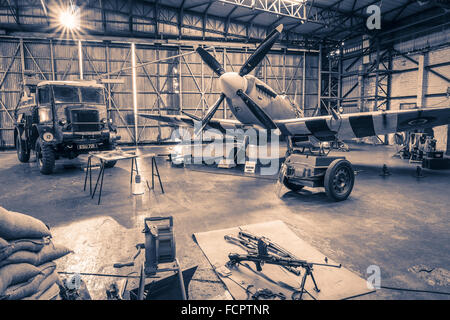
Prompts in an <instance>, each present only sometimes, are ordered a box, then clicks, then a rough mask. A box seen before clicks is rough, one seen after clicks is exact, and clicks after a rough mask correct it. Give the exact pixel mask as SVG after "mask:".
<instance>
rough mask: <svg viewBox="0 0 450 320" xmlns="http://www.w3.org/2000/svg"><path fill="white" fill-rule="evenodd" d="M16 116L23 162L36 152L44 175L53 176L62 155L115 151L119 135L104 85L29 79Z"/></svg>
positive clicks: (91, 82)
mask: <svg viewBox="0 0 450 320" xmlns="http://www.w3.org/2000/svg"><path fill="white" fill-rule="evenodd" d="M15 120H16V122H15V131H14V138H15V140H14V141H15V147H16V150H17V156H18V158H19V161H21V162H28V161H29V159H30V154H31V152H32V151H33V152H34V154H35V156H36V161H37V163H38V166H39V169H40V172H41V173H42V174H51V173H52V172H53V169H54V166H55V161H56V160H58V159H60V158H68V159H74V158H76V157H78V155H80V154H84V153H88V152H90V151H103V150H114V149H115V148H116V144H117V140H119V139H120V136H118V135H117V128H116V127H115V126H114V124H113V123H112V120H111V119H110V118H109V117H108V112H107V108H106V102H105V88H104V86H103V84H100V83H97V82H95V81H83V80H80V81H30V80H28V81H26V82H24V90H23V93H22V97H21V99H20V102H19V104H18V106H17V108H16V110H15ZM114 164H115V163H113V162H111V163H108V164H107V166H108V167H112V166H114Z"/></svg>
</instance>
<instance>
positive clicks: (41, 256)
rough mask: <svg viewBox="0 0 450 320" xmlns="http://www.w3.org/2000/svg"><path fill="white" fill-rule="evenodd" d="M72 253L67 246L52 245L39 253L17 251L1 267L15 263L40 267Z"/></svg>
mask: <svg viewBox="0 0 450 320" xmlns="http://www.w3.org/2000/svg"><path fill="white" fill-rule="evenodd" d="M70 252H71V251H70V250H69V249H67V248H66V247H65V246H62V245H58V244H53V243H50V244H47V245H46V246H44V248H42V250H41V251H39V252H37V253H36V252H31V251H25V250H21V251H17V252H15V253H13V254H11V255H10V256H9V257H8V258H6V259H4V260H3V261H0V267H2V266H5V265H8V264H15V263H29V264H32V265H34V266H40V265H41V264H44V263H46V262H49V261H53V260H56V259H59V258H61V257H63V256H65V255H67V254H69V253H70Z"/></svg>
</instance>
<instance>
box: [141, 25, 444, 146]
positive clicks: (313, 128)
mask: <svg viewBox="0 0 450 320" xmlns="http://www.w3.org/2000/svg"><path fill="white" fill-rule="evenodd" d="M282 29H283V25H279V26H278V27H277V28H276V29H275V30H273V31H272V32H271V33H270V34H269V35H268V36H267V37H266V39H265V40H264V41H263V42H262V43H261V44H260V45H259V46H258V48H257V49H256V50H255V51H254V53H253V54H252V55H251V56H250V57H249V58H248V60H247V61H246V62H245V63H244V65H243V66H242V67H241V69H240V70H239V72H238V73H236V72H226V71H225V70H224V69H223V67H222V66H221V65H220V63H219V62H218V61H217V60H216V59H215V58H214V57H213V56H212V55H211V54H210V53H208V52H207V51H206V50H205V49H203V48H201V47H198V48H197V49H196V51H197V53H198V54H199V55H200V57H201V58H202V60H203V61H204V62H205V63H206V64H207V65H208V66H209V67H210V68H211V69H212V70H213V71H214V72H215V73H216V74H217V75H218V76H219V83H220V88H221V91H222V93H221V95H220V97H219V99H218V100H217V101H216V103H215V104H214V105H213V106H212V107H211V108H210V109H209V110H208V112H207V113H206V115H205V116H204V118H203V119H201V118H199V117H197V116H194V115H190V114H187V113H185V115H157V114H139V115H140V116H142V117H145V118H149V119H153V120H157V121H162V122H167V123H171V124H175V125H184V126H192V127H194V126H195V122H197V121H200V122H201V125H200V127H199V130H197V132H199V131H201V130H204V129H205V128H214V129H218V130H220V131H221V132H223V133H225V132H226V130H227V129H240V128H249V127H254V128H255V129H261V128H262V129H267V130H276V131H277V132H278V133H279V134H280V135H281V136H282V137H285V138H287V139H293V140H295V141H306V142H308V141H311V140H313V141H314V140H318V141H320V142H323V141H330V142H331V141H336V140H349V139H353V138H363V137H370V136H376V135H384V134H388V133H395V132H403V131H411V130H416V129H425V128H431V127H435V126H440V125H445V124H448V123H449V120H450V108H425V109H423V108H421V109H413V110H388V111H372V112H363V113H350V114H338V113H337V112H336V111H334V110H330V113H331V114H330V115H326V116H316V117H303V118H299V117H298V116H297V113H296V112H295V110H294V109H293V108H292V106H291V104H290V102H289V101H288V100H287V99H286V98H285V97H284V96H281V95H278V94H277V93H276V92H275V91H274V90H273V89H272V88H271V87H269V86H268V85H267V84H265V83H264V82H262V81H261V80H259V79H258V78H256V77H254V76H252V75H250V74H249V73H250V72H251V71H252V70H253V69H255V67H256V66H257V65H258V64H259V63H260V62H261V61H262V60H263V59H264V57H265V56H266V54H267V53H268V52H269V50H270V49H271V47H272V46H273V44H274V43H275V42H276V41H277V39H278V37H279V36H280V34H281V31H282ZM225 99H226V101H227V103H228V105H229V107H230V110H231V112H232V113H233V115H234V117H235V118H236V119H217V118H213V116H214V114H215V113H216V111H217V110H218V108H219V106H220V104H221V103H222V102H223V100H225ZM291 141H292V140H291Z"/></svg>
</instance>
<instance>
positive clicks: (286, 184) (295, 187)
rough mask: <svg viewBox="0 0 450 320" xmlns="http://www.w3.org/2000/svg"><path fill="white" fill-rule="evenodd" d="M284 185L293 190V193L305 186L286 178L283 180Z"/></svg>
mask: <svg viewBox="0 0 450 320" xmlns="http://www.w3.org/2000/svg"><path fill="white" fill-rule="evenodd" d="M283 184H284V186H285V187H286V188H288V189H289V190H292V191H300V190H302V189H303V187H304V186H301V185H298V184H295V183H292V182H289V180H288V178H286V177H285V178H284V180H283Z"/></svg>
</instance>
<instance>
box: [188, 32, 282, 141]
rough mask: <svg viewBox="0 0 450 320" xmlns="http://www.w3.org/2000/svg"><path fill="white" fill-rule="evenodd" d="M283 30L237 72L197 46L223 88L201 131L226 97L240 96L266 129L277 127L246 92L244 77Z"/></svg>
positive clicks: (266, 42)
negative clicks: (225, 66)
mask: <svg viewBox="0 0 450 320" xmlns="http://www.w3.org/2000/svg"><path fill="white" fill-rule="evenodd" d="M282 30H283V25H282V24H281V25H279V26H278V27H276V28H275V30H273V31H272V32H271V33H270V34H269V35H268V36H267V37H266V39H264V41H263V42H261V44H260V45H259V46H258V47H257V48H256V50H255V52H253V54H252V55H251V56H250V57H249V58H248V59H247V61H246V62H245V63H244V64H243V66H242V67H241V69H240V70H239V73H236V72H225V70H224V69H223V67H222V66H221V64H220V63H219V62H218V61H217V60H216V58H214V57H213V56H212V55H211V54H210V53H209V52H208V51H206V50H205V49H203V48H201V47H197V49H196V51H197V53H198V54H199V55H200V57H201V58H202V60H203V62H205V63H206V64H207V65H208V66H209V67H210V68H211V69H212V70H213V71H214V72H215V73H216V74H217V75H218V76H219V81H220V86H221V88H222V94H221V95H220V97H219V99H218V100H217V101H216V103H215V104H214V105H213V106H212V107H211V108H210V109H209V110H208V112H207V114H206V115H205V117H204V118H203V119H202V125H201V127H200V128H199V130H198V131H197V133H199V132H201V131H202V130H203V129H204V128H205V127H206V126H207V125H208V123H209V121H210V120H211V119H212V118H213V116H214V114H215V113H216V111H217V110H218V109H219V106H220V104H221V103H222V101H223V100H224V99H225V97H228V98H234V97H235V96H239V97H240V98H241V99H242V101H244V103H245V104H246V105H247V106H248V108H249V110H250V111H251V112H252V113H253V115H254V116H255V117H256V118H257V119H258V120H259V121H260V122H261V123H262V124H263V125H264V126H265V127H266V129H277V126H276V125H275V123H274V122H273V121H272V119H270V117H268V116H267V115H266V113H265V112H264V110H263V109H261V108H260V107H259V106H258V105H257V104H256V103H255V102H254V101H252V99H251V98H250V97H249V96H247V95H246V94H245V90H246V88H247V79H246V78H244V76H245V75H247V74H249V73H250V72H251V71H252V70H253V69H255V67H256V66H257V65H258V64H259V63H260V62H261V61H262V60H263V59H264V57H265V56H266V54H267V53H268V52H269V50H270V49H271V48H272V46H273V45H274V43H275V42H276V41H277V40H278V38H279V36H280V34H281V31H282Z"/></svg>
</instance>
